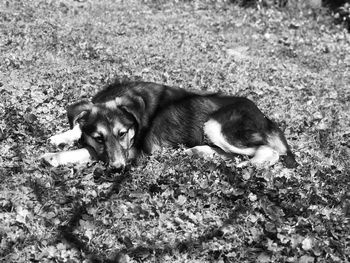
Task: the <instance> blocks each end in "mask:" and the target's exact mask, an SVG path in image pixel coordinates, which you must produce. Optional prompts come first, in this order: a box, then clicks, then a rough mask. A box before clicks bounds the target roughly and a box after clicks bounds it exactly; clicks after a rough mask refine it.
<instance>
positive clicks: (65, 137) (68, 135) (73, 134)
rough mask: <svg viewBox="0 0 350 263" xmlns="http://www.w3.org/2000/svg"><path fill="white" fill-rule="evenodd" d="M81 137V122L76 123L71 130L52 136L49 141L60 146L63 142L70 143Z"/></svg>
mask: <svg viewBox="0 0 350 263" xmlns="http://www.w3.org/2000/svg"><path fill="white" fill-rule="evenodd" d="M80 137H81V129H80V126H79V124H76V125H75V126H74V127H73V129H71V130H68V131H66V132H63V133H59V134H56V135H54V136H51V137H50V138H49V142H50V143H51V144H53V145H56V146H59V145H61V144H68V145H69V144H72V143H74V142H76V141H78V140H79V139H80Z"/></svg>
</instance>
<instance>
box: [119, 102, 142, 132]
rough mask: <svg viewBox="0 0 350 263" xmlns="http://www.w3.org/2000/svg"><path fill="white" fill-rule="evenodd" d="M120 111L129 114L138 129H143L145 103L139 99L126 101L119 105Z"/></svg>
mask: <svg viewBox="0 0 350 263" xmlns="http://www.w3.org/2000/svg"><path fill="white" fill-rule="evenodd" d="M120 109H122V110H123V111H125V112H126V113H128V114H130V115H131V116H132V117H133V118H134V119H135V120H136V122H137V124H138V125H139V127H143V126H144V125H143V124H144V123H145V117H146V113H145V102H144V101H143V99H142V98H141V97H134V98H132V99H128V100H126V101H124V102H123V104H122V105H120Z"/></svg>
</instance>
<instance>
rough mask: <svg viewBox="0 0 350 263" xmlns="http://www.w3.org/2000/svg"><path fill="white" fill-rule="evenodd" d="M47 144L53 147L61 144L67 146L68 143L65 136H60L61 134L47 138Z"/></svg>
mask: <svg viewBox="0 0 350 263" xmlns="http://www.w3.org/2000/svg"><path fill="white" fill-rule="evenodd" d="M49 143H50V144H52V145H55V146H59V145H61V144H69V143H70V141H69V140H67V138H66V137H65V136H62V134H56V135H54V136H51V137H50V138H49Z"/></svg>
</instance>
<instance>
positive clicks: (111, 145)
mask: <svg viewBox="0 0 350 263" xmlns="http://www.w3.org/2000/svg"><path fill="white" fill-rule="evenodd" d="M142 112H143V111H142V105H140V103H139V102H137V101H131V100H124V101H123V102H121V100H120V98H116V99H114V100H111V101H107V102H103V103H96V104H93V103H91V102H88V101H80V102H78V103H75V104H73V105H71V106H69V107H68V109H67V114H68V119H69V123H70V126H71V127H74V126H75V125H77V124H79V125H80V129H81V131H82V139H83V142H84V143H85V144H87V145H88V146H90V147H91V148H92V149H93V150H94V152H95V154H96V156H97V158H98V159H99V160H102V161H104V162H106V163H108V164H109V165H110V166H112V167H114V168H118V169H119V168H123V167H124V166H125V165H126V163H127V161H128V160H129V159H131V158H133V156H131V155H133V153H134V146H135V142H136V136H137V131H138V129H139V127H140V121H141V117H142V115H141V114H142Z"/></svg>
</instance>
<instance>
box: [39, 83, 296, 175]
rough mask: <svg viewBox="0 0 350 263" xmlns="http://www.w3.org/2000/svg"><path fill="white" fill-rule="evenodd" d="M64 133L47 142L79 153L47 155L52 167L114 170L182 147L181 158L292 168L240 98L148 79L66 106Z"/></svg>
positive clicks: (274, 132)
mask: <svg viewBox="0 0 350 263" xmlns="http://www.w3.org/2000/svg"><path fill="white" fill-rule="evenodd" d="M67 115H68V120H69V124H70V127H71V130H69V131H66V132H64V133H61V134H57V135H55V136H52V137H51V138H50V139H49V141H50V142H51V143H52V144H54V145H60V144H71V143H73V142H74V141H77V140H80V139H81V141H82V143H83V145H84V146H85V147H84V148H82V149H78V150H72V151H65V152H59V153H47V154H45V155H43V156H42V159H43V160H44V161H45V162H46V163H48V164H50V165H52V166H59V165H65V164H68V163H84V162H88V161H90V160H92V159H95V160H101V161H104V162H106V163H108V164H109V165H110V166H111V167H112V168H115V169H121V168H123V167H125V165H126V164H127V163H129V162H130V161H132V160H134V159H136V158H137V157H138V156H140V155H142V154H151V153H152V152H154V151H156V150H157V149H159V148H160V147H176V146H179V145H184V146H186V147H189V149H188V150H186V152H187V153H189V154H196V155H201V156H212V155H213V154H215V153H218V154H220V153H224V154H225V155H227V154H243V155H248V156H252V158H251V159H250V161H248V162H243V163H241V164H240V166H244V165H247V164H248V163H249V162H251V163H252V164H253V165H257V166H260V165H263V166H270V165H273V164H275V163H276V162H277V161H278V159H279V156H280V155H283V156H284V162H285V165H286V167H288V168H293V167H296V166H297V162H296V161H295V159H294V155H293V154H292V152H291V150H290V148H289V146H288V144H287V141H286V139H285V137H284V135H283V133H282V131H281V130H280V129H279V128H278V126H277V125H276V124H275V123H274V122H273V121H271V120H270V119H268V118H267V117H266V116H265V115H264V114H263V113H262V112H261V111H260V110H259V109H258V108H257V106H256V105H255V104H254V103H253V102H252V101H250V100H249V99H247V98H243V97H234V96H225V95H222V94H213V93H211V94H203V93H200V92H190V91H187V90H184V89H180V88H175V87H168V86H165V85H160V84H155V83H150V82H126V83H114V84H111V85H109V86H107V87H106V88H105V89H103V90H102V91H100V92H99V93H97V94H96V95H95V96H94V97H93V99H92V101H91V102H90V101H85V100H83V101H80V102H77V103H75V104H73V105H70V106H69V107H68V108H67Z"/></svg>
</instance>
